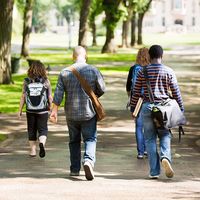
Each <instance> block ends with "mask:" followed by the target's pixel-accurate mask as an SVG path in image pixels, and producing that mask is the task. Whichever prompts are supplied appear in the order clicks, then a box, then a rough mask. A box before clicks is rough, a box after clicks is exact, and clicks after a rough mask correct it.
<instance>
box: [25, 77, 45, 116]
mask: <svg viewBox="0 0 200 200" xmlns="http://www.w3.org/2000/svg"><path fill="white" fill-rule="evenodd" d="M25 81H26V82H27V86H26V110H27V111H31V112H42V111H47V110H48V91H47V90H48V89H47V87H46V86H45V80H44V79H41V78H38V79H35V80H34V81H32V80H31V79H29V78H26V79H25Z"/></svg>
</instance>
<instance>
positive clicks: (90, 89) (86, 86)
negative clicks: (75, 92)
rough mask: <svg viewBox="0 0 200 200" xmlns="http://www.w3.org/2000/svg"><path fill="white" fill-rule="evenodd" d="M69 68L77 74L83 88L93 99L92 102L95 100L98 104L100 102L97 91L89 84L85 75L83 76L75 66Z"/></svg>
mask: <svg viewBox="0 0 200 200" xmlns="http://www.w3.org/2000/svg"><path fill="white" fill-rule="evenodd" d="M68 70H70V71H71V72H72V73H73V74H74V75H75V76H76V78H77V79H78V80H79V82H80V84H81V86H82V88H83V89H84V91H85V92H86V93H87V95H88V96H89V97H90V99H91V100H92V103H94V102H95V103H96V104H99V103H98V102H99V101H98V98H97V96H96V95H95V93H94V92H93V90H92V88H91V86H90V85H89V84H88V82H87V81H86V80H85V79H84V78H83V77H81V75H80V73H79V72H78V71H77V70H76V69H75V68H74V67H73V66H70V67H68Z"/></svg>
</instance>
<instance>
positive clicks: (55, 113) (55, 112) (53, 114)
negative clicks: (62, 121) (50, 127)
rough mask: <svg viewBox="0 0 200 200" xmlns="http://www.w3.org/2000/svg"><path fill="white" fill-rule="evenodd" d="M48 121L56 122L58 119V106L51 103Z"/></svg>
mask: <svg viewBox="0 0 200 200" xmlns="http://www.w3.org/2000/svg"><path fill="white" fill-rule="evenodd" d="M50 121H51V122H53V123H57V121H58V106H57V105H56V104H53V107H52V111H51V114H50Z"/></svg>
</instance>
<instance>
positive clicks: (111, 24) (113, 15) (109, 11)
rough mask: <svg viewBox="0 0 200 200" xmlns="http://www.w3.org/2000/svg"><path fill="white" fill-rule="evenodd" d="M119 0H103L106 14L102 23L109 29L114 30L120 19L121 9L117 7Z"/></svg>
mask: <svg viewBox="0 0 200 200" xmlns="http://www.w3.org/2000/svg"><path fill="white" fill-rule="evenodd" d="M120 3H121V0H103V10H104V11H105V14H106V20H104V24H105V25H106V27H107V28H108V29H109V30H112V31H114V30H115V28H116V26H117V23H118V21H119V20H120V18H121V16H122V14H123V10H121V9H119V5H120Z"/></svg>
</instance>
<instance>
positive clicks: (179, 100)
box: [169, 72, 184, 112]
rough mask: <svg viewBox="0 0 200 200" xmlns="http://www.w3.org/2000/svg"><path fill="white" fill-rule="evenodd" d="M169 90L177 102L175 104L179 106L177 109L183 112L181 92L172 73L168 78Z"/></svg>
mask: <svg viewBox="0 0 200 200" xmlns="http://www.w3.org/2000/svg"><path fill="white" fill-rule="evenodd" d="M169 81H170V84H169V86H170V90H171V92H172V97H173V98H174V99H175V100H176V101H177V103H178V104H179V107H180V109H181V111H183V112H184V106H183V100H182V96H181V92H180V89H179V86H178V82H177V79H176V75H175V73H174V72H172V74H171V77H170V80H169Z"/></svg>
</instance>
